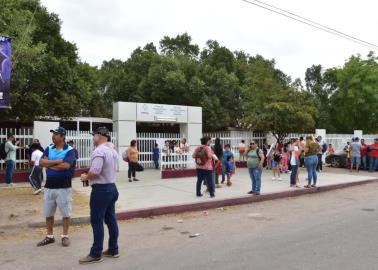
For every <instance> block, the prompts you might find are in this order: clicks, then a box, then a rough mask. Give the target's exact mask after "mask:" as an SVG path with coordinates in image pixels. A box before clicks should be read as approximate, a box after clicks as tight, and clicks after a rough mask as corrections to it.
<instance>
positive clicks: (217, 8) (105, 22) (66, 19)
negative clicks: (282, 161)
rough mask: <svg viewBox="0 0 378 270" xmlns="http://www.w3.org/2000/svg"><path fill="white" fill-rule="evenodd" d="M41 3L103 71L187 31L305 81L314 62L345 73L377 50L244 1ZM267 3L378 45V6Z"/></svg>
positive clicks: (369, 0) (372, 0) (335, 1)
mask: <svg viewBox="0 0 378 270" xmlns="http://www.w3.org/2000/svg"><path fill="white" fill-rule="evenodd" d="M264 1H265V0H264ZM41 2H42V4H43V5H44V6H45V7H47V9H48V10H49V11H50V12H54V13H56V14H58V15H59V17H60V19H61V20H62V22H63V23H62V33H63V37H64V38H65V39H66V40H69V41H71V42H74V43H76V45H77V47H78V50H79V56H80V58H81V60H82V61H84V62H87V63H89V64H91V65H96V66H101V64H102V62H103V61H104V60H110V59H112V58H115V59H122V60H126V59H128V58H129V56H130V54H131V52H132V51H133V50H134V49H136V48H137V47H138V46H141V47H143V46H144V45H145V44H147V43H149V42H154V43H155V45H156V46H157V47H158V44H159V40H160V39H161V38H162V37H164V36H171V37H174V36H176V35H178V34H182V33H185V32H186V33H188V34H189V35H190V36H191V37H192V40H193V42H194V43H196V44H198V45H199V46H200V48H204V47H205V45H206V41H207V40H210V39H211V40H217V41H218V42H219V43H220V44H221V45H222V46H226V47H228V48H229V49H231V50H232V51H235V50H242V51H244V52H246V53H249V54H250V55H256V54H260V55H262V56H264V57H265V58H268V59H272V58H274V59H275V60H276V63H277V67H278V68H280V69H281V70H282V71H284V72H285V73H286V74H288V75H289V76H291V77H292V78H293V79H295V78H301V79H302V80H303V78H304V74H305V70H306V68H308V67H310V66H311V65H313V64H321V65H322V66H323V67H325V68H331V67H340V66H343V64H344V63H345V61H346V60H347V59H348V58H349V57H350V56H351V55H353V54H361V55H362V56H366V55H367V54H368V52H369V51H370V50H372V49H371V48H368V47H365V46H363V45H360V44H357V43H354V42H351V41H348V40H345V39H342V38H340V37H337V36H334V35H331V34H329V33H325V32H322V31H320V30H317V29H314V28H311V27H309V26H307V25H304V24H301V23H298V22H296V21H293V20H290V19H288V18H285V17H282V16H280V15H277V14H274V13H271V12H269V11H267V10H264V9H261V8H258V7H255V6H253V5H250V4H247V3H245V2H243V1H242V0H190V1H189V0H187V1H183V0H160V1H153V0H137V1H136V0H134V1H131V0H107V1H104V0H101V1H99V0H42V1H41ZM265 2H266V3H269V4H271V5H275V6H277V7H280V8H283V9H286V10H289V11H291V12H293V13H296V14H298V15H301V16H303V17H306V18H308V19H311V20H313V21H316V22H318V23H321V24H323V25H327V26H329V27H332V28H334V29H337V30H339V31H341V32H345V33H347V34H349V35H352V36H355V37H358V38H360V39H362V40H366V41H368V42H370V43H373V44H378V16H377V13H376V11H377V10H378V1H376V0H361V1H352V0H344V1H342V0H332V1H330V0H317V1H315V0H307V1H303V0H302V1H300V0H281V1H278V0H266V1H265ZM376 54H377V55H378V50H377V51H376Z"/></svg>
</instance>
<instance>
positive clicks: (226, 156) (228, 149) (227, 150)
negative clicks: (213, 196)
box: [222, 144, 234, 184]
mask: <svg viewBox="0 0 378 270" xmlns="http://www.w3.org/2000/svg"><path fill="white" fill-rule="evenodd" d="M229 157H232V158H233V159H234V153H233V152H232V151H231V145H229V144H226V145H225V146H224V151H223V158H222V184H224V182H225V181H226V162H227V160H228V159H229Z"/></svg>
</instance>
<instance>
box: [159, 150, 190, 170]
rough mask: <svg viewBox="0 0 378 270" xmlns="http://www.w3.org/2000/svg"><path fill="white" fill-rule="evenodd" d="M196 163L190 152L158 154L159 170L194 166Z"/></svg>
mask: <svg viewBox="0 0 378 270" xmlns="http://www.w3.org/2000/svg"><path fill="white" fill-rule="evenodd" d="M195 166H196V164H195V162H194V159H193V158H192V153H191V152H187V153H182V154H176V153H171V154H167V153H161V155H160V170H167V169H171V170H181V169H192V168H195Z"/></svg>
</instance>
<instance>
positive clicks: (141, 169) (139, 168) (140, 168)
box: [135, 163, 144, 172]
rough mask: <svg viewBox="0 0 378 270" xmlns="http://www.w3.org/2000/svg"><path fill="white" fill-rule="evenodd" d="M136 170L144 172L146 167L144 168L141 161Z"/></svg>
mask: <svg viewBox="0 0 378 270" xmlns="http://www.w3.org/2000/svg"><path fill="white" fill-rule="evenodd" d="M135 171H137V172H143V171H144V168H143V166H142V165H140V164H139V163H137V164H136V167H135Z"/></svg>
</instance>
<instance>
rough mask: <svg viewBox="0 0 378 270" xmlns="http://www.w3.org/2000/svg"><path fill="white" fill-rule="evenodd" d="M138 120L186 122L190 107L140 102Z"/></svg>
mask: <svg viewBox="0 0 378 270" xmlns="http://www.w3.org/2000/svg"><path fill="white" fill-rule="evenodd" d="M137 121H143V122H172V123H186V122H187V121H188V107H186V106H178V105H164V104H150V103H138V104H137Z"/></svg>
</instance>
